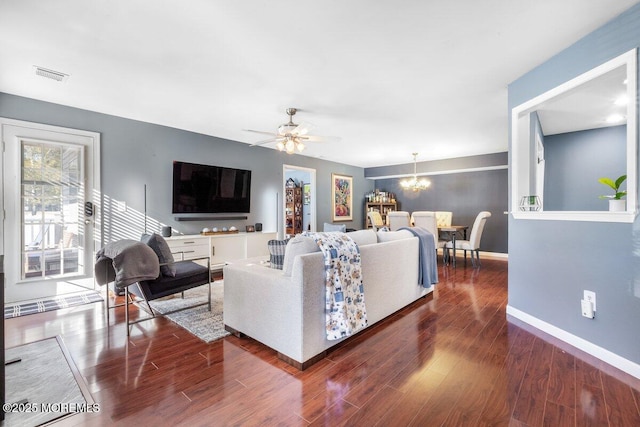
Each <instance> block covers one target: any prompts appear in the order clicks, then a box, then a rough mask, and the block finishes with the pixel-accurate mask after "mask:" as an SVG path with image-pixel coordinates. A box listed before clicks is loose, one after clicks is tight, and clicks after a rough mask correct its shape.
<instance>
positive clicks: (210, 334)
mask: <svg viewBox="0 0 640 427" xmlns="http://www.w3.org/2000/svg"><path fill="white" fill-rule="evenodd" d="M206 301H207V287H206V286H200V287H198V288H195V289H189V290H188V291H186V292H185V293H184V299H183V298H180V294H176V295H175V296H174V297H173V298H170V299H161V300H156V301H151V307H153V309H154V310H158V312H160V313H166V312H168V311H172V310H176V309H178V308H183V307H187V306H190V305H193V304H197V303H200V302H206ZM223 302H224V283H223V282H222V281H216V282H213V283H212V284H211V311H209V309H208V307H207V306H206V305H203V306H200V307H196V308H192V309H189V310H184V311H180V312H178V313H173V314H169V315H167V316H166V317H167V318H169V319H171V320H172V321H173V322H175V323H177V324H178V325H180V326H182V327H183V328H184V329H186V330H187V331H189V332H191V333H192V334H193V335H195V336H197V337H198V338H200V339H201V340H202V341H204V342H207V343H208V342H211V341H215V340H217V339H220V338H222V337H226V336H227V335H230V334H229V332H227V331H225V329H224V321H223V318H222V305H223Z"/></svg>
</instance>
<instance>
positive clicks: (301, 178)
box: [278, 164, 317, 237]
mask: <svg viewBox="0 0 640 427" xmlns="http://www.w3.org/2000/svg"><path fill="white" fill-rule="evenodd" d="M282 177H283V181H282V188H283V194H285V192H286V189H285V188H286V186H287V181H288V180H290V179H291V180H293V181H294V182H295V183H296V185H299V186H300V187H301V188H302V231H316V230H317V228H316V170H315V169H311V168H304V167H301V166H293V165H286V164H285V165H283V173H282ZM284 199H285V198H283V206H282V212H283V214H282V218H283V219H285V221H286V216H287V215H286V209H287V208H286V200H284ZM278 229H283V230H286V224H285V223H284V221H283V223H282V224H278ZM285 234H286V231H285V232H283V233H282V234H281V235H285ZM285 237H286V235H285ZM291 237H293V236H291Z"/></svg>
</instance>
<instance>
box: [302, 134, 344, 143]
mask: <svg viewBox="0 0 640 427" xmlns="http://www.w3.org/2000/svg"><path fill="white" fill-rule="evenodd" d="M300 138H304V140H305V141H311V142H339V141H342V138H340V137H339V136H320V135H304V136H301V137H300Z"/></svg>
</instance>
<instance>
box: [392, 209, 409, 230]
mask: <svg viewBox="0 0 640 427" xmlns="http://www.w3.org/2000/svg"><path fill="white" fill-rule="evenodd" d="M387 219H388V220H389V230H391V231H396V230H398V229H399V228H402V227H411V224H410V221H409V212H407V211H392V212H389V213H388V214H387Z"/></svg>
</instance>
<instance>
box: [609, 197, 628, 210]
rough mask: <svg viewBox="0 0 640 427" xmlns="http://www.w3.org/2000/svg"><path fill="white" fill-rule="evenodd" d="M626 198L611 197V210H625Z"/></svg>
mask: <svg viewBox="0 0 640 427" xmlns="http://www.w3.org/2000/svg"><path fill="white" fill-rule="evenodd" d="M625 202H626V201H625V200H624V199H609V212H624V211H625V210H626V209H627V207H626V203H625Z"/></svg>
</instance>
